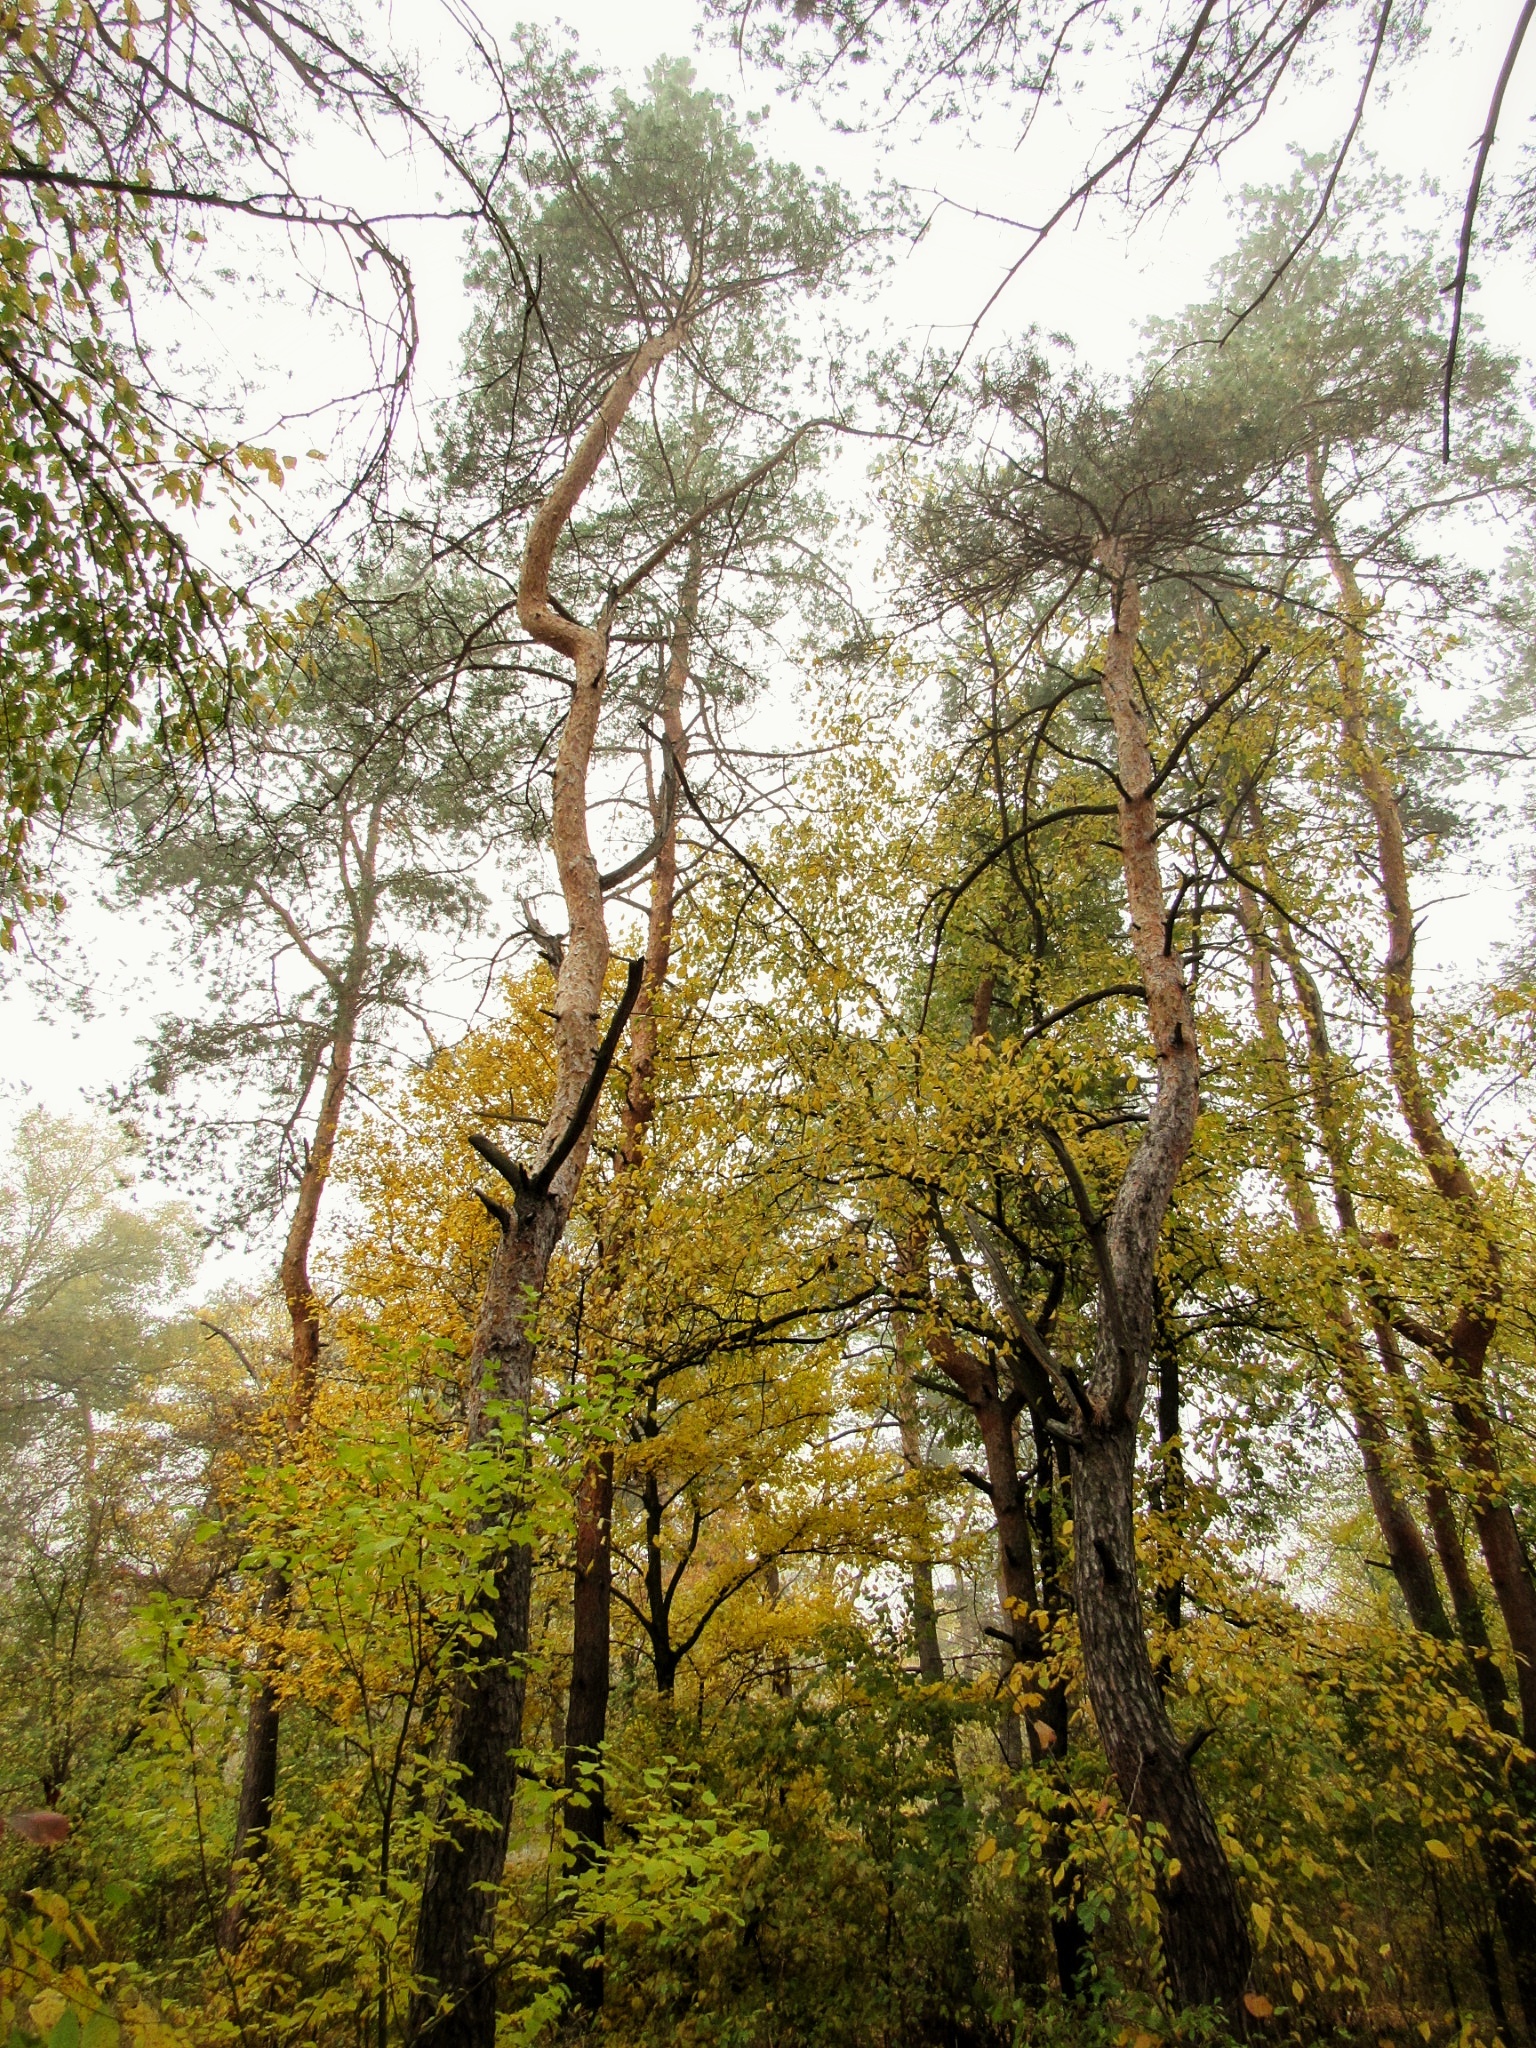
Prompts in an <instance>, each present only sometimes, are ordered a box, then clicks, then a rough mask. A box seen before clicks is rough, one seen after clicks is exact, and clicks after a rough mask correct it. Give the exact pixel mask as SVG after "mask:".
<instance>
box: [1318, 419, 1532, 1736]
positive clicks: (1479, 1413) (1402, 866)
mask: <svg viewBox="0 0 1536 2048" xmlns="http://www.w3.org/2000/svg"><path fill="white" fill-rule="evenodd" d="M1307 483H1308V488H1309V491H1310V494H1311V501H1312V510H1313V516H1314V518H1315V519H1316V521H1317V526H1318V532H1319V536H1320V538H1321V541H1322V544H1323V550H1324V553H1325V554H1326V556H1327V560H1328V566H1329V569H1330V571H1331V573H1332V575H1333V579H1334V583H1335V586H1336V587H1337V589H1338V592H1339V598H1340V604H1341V609H1342V614H1343V617H1342V627H1343V641H1342V646H1341V648H1340V651H1339V654H1338V656H1337V658H1336V661H1335V674H1336V676H1337V679H1338V685H1339V704H1340V725H1341V727H1342V733H1343V740H1344V746H1343V756H1344V763H1345V766H1346V768H1347V770H1348V772H1349V773H1350V774H1351V775H1352V776H1353V778H1354V780H1355V782H1356V783H1357V785H1358V787H1359V789H1360V792H1361V794H1362V795H1363V796H1364V798H1365V800H1366V804H1367V806H1368V807H1369V809H1370V813H1371V818H1372V822H1373V824H1374V826H1375V831H1376V855H1377V880H1378V883H1379V886H1380V889H1381V898H1382V906H1383V909H1384V911H1385V913H1386V920H1387V953H1386V959H1385V961H1384V963H1383V1004H1382V1007H1383V1015H1384V1020H1385V1024H1386V1036H1387V1063H1388V1066H1389V1068H1390V1070H1391V1074H1392V1082H1393V1087H1394V1090H1395V1092H1396V1096H1397V1103H1398V1108H1399V1109H1400V1111H1401V1112H1402V1117H1403V1121H1404V1123H1405V1124H1406V1125H1407V1126H1408V1131H1409V1135H1410V1136H1411V1137H1412V1139H1413V1142H1414V1145H1415V1146H1416V1148H1417V1150H1418V1153H1419V1156H1420V1158H1421V1159H1422V1160H1423V1162H1424V1167H1425V1171H1426V1173H1427V1174H1428V1177H1429V1181H1430V1184H1431V1186H1432V1187H1433V1188H1434V1189H1435V1192H1436V1193H1437V1194H1438V1195H1439V1197H1440V1199H1441V1201H1442V1202H1443V1203H1444V1205H1445V1207H1446V1210H1447V1212H1448V1214H1449V1218H1450V1221H1451V1226H1452V1230H1453V1232H1454V1234H1455V1238H1456V1240H1457V1243H1456V1249H1455V1255H1454V1266H1455V1269H1456V1270H1457V1273H1458V1279H1459V1287H1460V1295H1461V1299H1460V1301H1459V1303H1458V1305H1457V1308H1456V1313H1455V1315H1454V1317H1453V1319H1452V1322H1451V1326H1450V1328H1449V1330H1447V1331H1446V1332H1445V1342H1444V1349H1443V1353H1442V1356H1441V1362H1442V1363H1443V1365H1444V1366H1445V1367H1446V1368H1447V1371H1448V1377H1449V1381H1450V1384H1449V1388H1448V1392H1449V1397H1450V1399H1449V1405H1450V1411H1451V1418H1452V1421H1453V1422H1454V1424H1455V1427H1456V1432H1457V1437H1458V1440H1459V1442H1460V1444H1461V1452H1462V1457H1463V1460H1464V1461H1465V1464H1466V1467H1467V1470H1468V1472H1469V1474H1470V1476H1471V1478H1472V1482H1473V1494H1472V1513H1473V1520H1474V1522H1475V1524H1476V1527H1477V1534H1478V1541H1479V1543H1480V1545H1481V1548H1482V1553H1483V1561H1484V1563H1485V1564H1486V1566H1487V1568H1488V1578H1489V1582H1490V1584H1491V1585H1492V1587H1493V1595H1494V1598H1495V1600H1496V1601H1497V1602H1498V1606H1499V1612H1500V1614H1501V1615H1502V1617H1503V1620H1504V1626H1505V1629H1506V1631H1507V1632H1508V1635H1509V1642H1510V1648H1511V1651H1512V1652H1513V1655H1514V1661H1515V1685H1516V1690H1517V1693H1518V1695H1519V1699H1520V1727H1521V1736H1522V1738H1523V1740H1524V1742H1525V1744H1526V1746H1527V1747H1528V1748H1531V1747H1536V1578H1533V1576H1532V1573H1531V1567H1530V1565H1529V1563H1528V1561H1527V1559H1526V1555H1525V1548H1524V1545H1523V1544H1522V1543H1521V1541H1520V1533H1519V1530H1518V1529H1517V1527H1516V1525H1515V1518H1514V1514H1513V1512H1512V1510H1511V1508H1510V1505H1509V1498H1508V1492H1507V1487H1506V1482H1505V1477H1504V1472H1503V1463H1502V1458H1501V1455H1500V1451H1499V1445H1498V1437H1497V1433H1496V1430H1495V1427H1494V1420H1493V1415H1492V1412H1491V1409H1490V1406H1489V1401H1488V1390H1487V1361H1488V1352H1489V1348H1490V1346H1491V1345H1492V1342H1493V1339H1494V1335H1495V1333H1496V1331H1497V1328H1498V1321H1499V1314H1500V1310H1501V1308H1502V1304H1503V1259H1502V1254H1501V1252H1500V1249H1499V1245H1498V1241H1497V1239H1496V1238H1495V1236H1494V1234H1493V1232H1492V1231H1491V1229H1490V1228H1489V1226H1488V1221H1487V1218H1486V1216H1485V1214H1484V1212H1483V1205H1482V1201H1481V1199H1480V1197H1479V1195H1478V1192H1477V1188H1476V1185H1475V1183H1474V1182H1473V1179H1472V1176H1471V1174H1470V1173H1469V1172H1468V1171H1467V1167H1466V1163H1465V1161H1464V1160H1463V1159H1462V1157H1461V1154H1460V1152H1459V1151H1458V1150H1457V1148H1456V1146H1455V1144H1454V1143H1453V1141H1452V1139H1451V1137H1450V1135H1449V1133H1448V1132H1447V1131H1446V1130H1445V1127H1444V1126H1443V1125H1442V1123H1441V1122H1440V1118H1439V1114H1438V1111H1437V1109H1436V1106H1435V1102H1434V1096H1433V1093H1432V1091H1431V1089H1430V1087H1429V1084H1428V1082H1427V1081H1426V1080H1425V1078H1424V1073H1423V1069H1422V1067H1421V1065H1420V1062H1419V1054H1418V1019H1417V1014H1416V1010H1415V1000H1414V987H1413V975H1414V924H1413V899H1412V893H1411V890H1410V887H1409V880H1408V855H1407V843H1406V839H1405V836H1404V833H1403V822H1402V814H1401V811H1400V809H1399V806H1398V801H1397V792H1396V791H1395V790H1394V789H1393V787H1392V781H1391V777H1390V776H1389V775H1388V774H1387V771H1386V768H1385V766H1384V764H1383V763H1382V761H1381V759H1380V757H1379V756H1378V754H1377V752H1376V749H1375V746H1374V744H1373V742H1372V739H1371V732H1370V720H1369V716H1368V712H1367V705H1366V694H1365V626H1366V619H1367V616H1368V614H1367V609H1366V605H1365V600H1364V597H1363V595H1362V593H1361V590H1360V586H1359V583H1358V581H1357V579H1356V577H1355V572H1354V566H1353V564H1352V563H1351V562H1350V561H1349V559H1348V558H1347V556H1346V555H1345V554H1344V552H1343V549H1342V547H1341V546H1340V543H1339V538H1338V533H1337V530H1336V528H1335V525H1334V522H1333V516H1332V512H1331V509H1330V507H1329V505H1328V503H1327V499H1326V495H1325V491H1324V483H1323V473H1322V465H1321V463H1320V462H1319V461H1318V459H1317V458H1316V457H1315V456H1309V458H1308V463H1307Z"/></svg>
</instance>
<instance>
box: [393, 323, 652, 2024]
mask: <svg viewBox="0 0 1536 2048" xmlns="http://www.w3.org/2000/svg"><path fill="white" fill-rule="evenodd" d="M685 332H686V328H685V327H683V326H678V327H673V328H669V329H667V330H666V332H665V333H663V334H660V335H656V336H653V337H652V338H651V339H650V340H648V341H646V342H645V343H643V344H642V345H641V347H640V348H639V349H637V350H636V352H635V354H634V355H633V356H632V357H631V358H630V361H629V362H628V364H627V365H626V366H625V368H624V370H623V371H622V372H621V373H620V375H619V376H618V377H617V378H616V379H615V380H614V382H613V384H612V385H611V386H610V387H609V389H608V391H607V393H606V394H605V396H604V398H603V401H602V404H601V405H600V406H599V408H598V411H597V414H596V417H595V418H594V419H593V421H592V424H591V425H590V426H589V427H588V429H587V431H586V433H585V435H584V436H583V437H582V440H581V442H580V444H579V446H578V447H577V449H576V452H575V454H574V455H573V456H572V458H571V460H570V463H569V464H568V465H567V467H566V470H565V472H564V474H563V475H562V476H561V478H560V480H559V482H558V483H557V484H556V485H555V487H554V489H553V490H552V491H551V492H550V494H549V496H548V497H547V498H545V500H544V502H543V503H542V504H541V505H540V507H539V509H538V511H537V512H536V513H535V515H534V518H533V521H532V524H531V525H530V527H529V531H528V539H527V542H526V544H525V546H524V549H523V561H522V573H521V577H520V580H519V585H518V616H519V618H520V619H521V621H522V624H523V627H524V629H525V630H526V631H527V632H528V633H529V634H531V635H532V637H533V638H534V639H535V640H537V641H538V642H539V643H540V644H541V645H543V646H545V647H549V648H551V649H552V650H553V651H554V652H555V653H557V654H560V655H562V656H563V657H564V658H565V659H566V660H568V661H569V662H570V663H571V664H572V667H573V670H574V675H573V678H572V684H571V702H570V708H569V710H568V712H567V714H566V720H565V726H564V729H563V731H562V733H561V736H560V749H559V753H558V755H557V757H556V761H555V776H554V802H553V809H552V818H551V838H552V841H553V847H554V855H555V862H556V866H557V869H558V871H559V876H560V887H561V892H562V894H563V896H564V898H565V907H566V916H567V920H568V924H569V933H568V937H567V940H566V946H565V954H564V958H563V960H562V962H561V965H560V972H559V976H558V979H557V982H556V986H555V1010H554V1042H555V1086H554V1092H553V1097H552V1100H551V1103H550V1109H549V1117H548V1121H547V1122H546V1124H545V1127H544V1132H543V1136H542V1138H541V1140H540V1145H539V1155H538V1156H539V1160H540V1162H541V1164H542V1162H545V1161H552V1160H553V1159H554V1158H555V1157H556V1155H557V1153H559V1152H560V1151H562V1149H563V1150H564V1152H565V1156H564V1159H563V1162H562V1163H561V1165H560V1166H559V1169H558V1171H557V1172H555V1173H554V1174H553V1176H552V1177H551V1178H550V1180H549V1183H548V1185H547V1187H546V1186H544V1185H543V1184H542V1183H541V1182H540V1181H539V1180H538V1178H537V1176H535V1177H534V1178H532V1179H530V1178H529V1177H528V1176H526V1175H525V1176H524V1178H523V1180H522V1183H521V1185H518V1186H515V1188H514V1202H513V1206H512V1208H511V1209H510V1210H506V1209H502V1211H501V1222H502V1232H501V1239H500V1242H499V1243H498V1244H497V1247H496V1250H495V1253H494V1254H493V1256H492V1259H491V1269H490V1274H489V1276H488V1278H487V1280H486V1286H485V1294H484V1297H483V1299H482V1301H481V1304H480V1313H479V1317H478V1319H477V1321H476V1324H475V1334H474V1341H473V1343H472V1345H471V1347H470V1357H469V1436H470V1441H471V1442H472V1443H497V1442H503V1443H508V1479H509V1487H510V1488H511V1489H512V1491H513V1494H514V1498H515V1492H516V1488H517V1484H518V1476H519V1475H518V1466H519V1465H520V1463H521V1460H522V1458H523V1456H524V1455H525V1448H526V1447H525V1445H524V1444H523V1443H521V1442H518V1441H517V1439H518V1437H519V1435H520V1426H521V1425H522V1424H523V1423H524V1421H525V1419H526V1417H527V1414H528V1407H529V1400H530V1396H531V1392H532V1383H533V1331H532V1317H533V1315H534V1313H535V1312H536V1310H537V1307H538V1304H539V1302H540V1301H541V1299H542V1297H543V1292H544V1283H545V1279H546V1277H547V1275H548V1271H549V1262H550V1259H551V1258H552V1257H553V1255H554V1250H555V1247H556V1245H557V1244H558V1243H559V1241H560V1237H561V1235H562V1233H563V1231H564V1229H565V1225H566V1221H567V1219H568V1217H569V1216H570V1212H571V1206H572V1204H573V1202H574V1201H575V1198H576V1192H577V1189H578V1187H579V1186H580V1182H581V1176H582V1173H583V1171H584V1169H585V1167H586V1162H587V1153H588V1150H589V1147H590V1143H591V1115H590V1111H589V1113H588V1114H587V1116H586V1118H585V1121H584V1122H582V1121H581V1120H580V1119H579V1118H578V1111H579V1110H580V1108H581V1104H582V1098H583V1094H584V1091H585V1089H586V1087H587V1084H588V1082H589V1081H590V1080H591V1079H592V1076H593V1073H594V1070H595V1067H596V1062H597V1049H598V1018H599V1014H600V1010H601V1004H602V996H603V983H604V980H605V977H606V975H607V971H608V960H609V944H608V927H607V924H606V921H605V919H604V915H603V891H602V883H601V880H600V878H599V875H598V869H597V862H596V860H595V859H594V858H593V854H592V847H591V842H590V839H589V837H588V832H587V771H588V768H589V766H590V763H591V759H592V750H593V746H594V744H595V742H596V738H597V725H598V717H599V713H600V711H601V708H602V694H603V680H604V675H605V671H606V666H607V658H608V630H609V625H610V619H609V615H608V614H607V613H606V612H605V613H604V614H603V616H602V618H601V619H600V621H599V623H598V625H597V626H596V627H588V626H583V625H580V624H579V623H577V622H576V621H575V620H573V619H571V618H570V617H569V616H568V615H566V614H565V613H564V612H563V611H562V610H559V609H557V608H556V606H555V605H554V604H553V603H552V602H551V600H550V595H549V578H550V571H551V569H552V567H553V563H554V555H555V548H556V545H557V543H558V541H559V538H560V535H561V534H562V532H563V531H564V529H565V526H566V523H567V521H568V520H569V519H570V516H571V514H572V512H573V511H574V510H575V508H576V505H577V503H578V501H579V500H580V498H581V495H582V493H583V491H585V489H586V488H587V485H588V484H589V483H590V482H591V481H592V478H593V477H594V476H595V475H596V473H597V470H598V467H599V465H600V464H601V462H602V460H603V458H604V456H605V455H606V454H607V452H608V450H609V448H610V446H611V445H612V442H613V437H614V435H615V434H616V433H617V432H618V430H619V427H620V425H621V424H622V422H623V419H624V416H625V414H626V413H627V412H628V410H629V407H630V405H631V403H632V402H633V400H634V397H635V394H636V393H637V392H638V390H639V389H640V386H641V384H642V383H643V382H644V380H645V378H646V377H647V376H648V375H649V374H650V372H651V371H652V370H653V369H654V368H655V367H656V365H657V364H658V363H660V362H661V361H662V360H663V359H664V358H665V357H666V356H667V355H669V354H670V353H671V352H672V351H673V350H674V349H675V348H676V347H677V346H678V345H679V344H680V343H681V341H682V340H683V338H684V334H685ZM578 1125H579V1127H578ZM504 1424H505V1425H506V1427H505V1428H504V1426H503V1425H504ZM509 1438H510V1439H511V1441H510V1442H508V1439H509ZM532 1568H533V1560H532V1554H531V1552H530V1551H529V1549H528V1548H527V1546H526V1545H522V1544H513V1545H510V1546H509V1547H508V1548H507V1550H506V1551H505V1552H504V1553H503V1555H502V1557H501V1559H500V1561H499V1563H498V1565H497V1567H496V1571H495V1575H494V1584H493V1590H492V1595H491V1599H490V1601H489V1603H488V1608H489V1617H488V1618H489V1619H490V1621H491V1624H492V1631H491V1638H490V1641H489V1643H488V1644H487V1643H484V1642H482V1643H480V1644H479V1646H478V1647H477V1648H476V1649H475V1650H474V1652H473V1654H472V1655H471V1656H470V1657H469V1658H468V1659H467V1661H466V1663H465V1665H464V1667H463V1669H462V1670H461V1672H460V1674H459V1677H458V1679H457V1682H456V1684H455V1688H454V1703H453V1713H452V1719H451V1722H450V1726H449V1733H448V1742H447V1756H446V1760H447V1763H448V1765H449V1768H450V1771H451V1773H452V1784H451V1787H450V1790H449V1793H448V1795H447V1798H446V1799H445V1802H444V1805H443V1807H442V1810H441V1812H440V1815H439V1832H438V1835H437V1837H436V1839H435V1840H434V1841H433V1843H432V1846H431V1848H430V1850H429V1851H428V1856H427V1868H426V1876H425V1880H424V1883H423V1887H422V1897H421V1909H420V1915H419V1918H418V1921H417V1928H416V1955H415V1966H416V1976H417V1978H418V1980H419V1982H420V1984H421V1986H422V1988H421V1989H420V1990H418V1991H417V1992H416V1993H415V1994H414V1995H413V1996H412V1999H411V2004H410V2010H409V2012H408V2014H407V2019H406V2038H407V2040H409V2041H412V2042H415V2041H419V2040H420V2039H422V2038H423V2036H429V2037H430V2038H431V2040H432V2042H433V2043H434V2048H495V2038H496V1977H495V1963H494V1960H493V1958H494V1953H495V1949H494V1942H495V1926H496V1902H497V1891H498V1888H499V1886H500V1883H501V1877H502V1871H503V1868H504V1866H505V1863H506V1848H507V1836H508V1830H509V1828H510V1825H511V1818H512V1796H513V1792H514V1790H515V1786H516V1767H515V1765H514V1762H513V1755H512V1752H513V1751H514V1749H515V1748H516V1747H517V1744H518V1743H519V1742H520V1740H521V1738H522V1721H523V1695H524V1688H525V1684H526V1671H525V1659H526V1657H527V1651H528V1619H529V1598H530V1592H531V1581H532Z"/></svg>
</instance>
